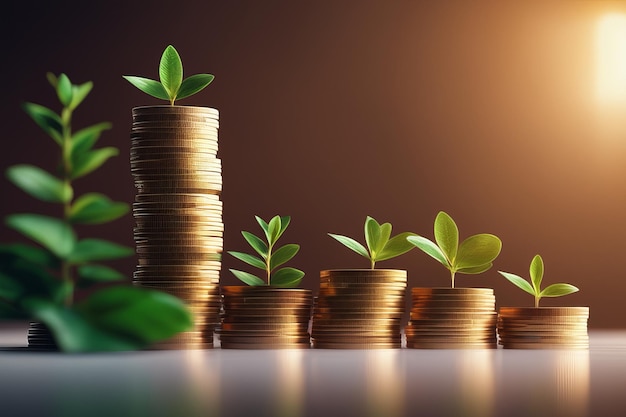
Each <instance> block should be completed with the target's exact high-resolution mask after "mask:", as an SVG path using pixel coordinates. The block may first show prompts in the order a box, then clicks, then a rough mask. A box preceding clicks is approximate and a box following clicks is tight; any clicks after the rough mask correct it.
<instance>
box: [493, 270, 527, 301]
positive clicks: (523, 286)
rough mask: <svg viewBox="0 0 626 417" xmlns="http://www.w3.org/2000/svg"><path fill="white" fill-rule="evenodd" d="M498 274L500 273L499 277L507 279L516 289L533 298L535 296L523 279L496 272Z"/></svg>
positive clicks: (507, 273)
mask: <svg viewBox="0 0 626 417" xmlns="http://www.w3.org/2000/svg"><path fill="white" fill-rule="evenodd" d="M498 272H499V273H500V275H502V276H503V277H504V278H506V279H508V280H509V281H510V282H511V283H513V284H514V285H515V286H517V287H518V288H521V289H522V290H524V291H526V292H527V293H528V294H530V295H533V296H534V295H535V290H534V289H533V287H532V286H531V285H530V284H529V283H528V281H526V280H525V279H524V278H522V277H520V276H518V275H515V274H511V273H509V272H503V271H498Z"/></svg>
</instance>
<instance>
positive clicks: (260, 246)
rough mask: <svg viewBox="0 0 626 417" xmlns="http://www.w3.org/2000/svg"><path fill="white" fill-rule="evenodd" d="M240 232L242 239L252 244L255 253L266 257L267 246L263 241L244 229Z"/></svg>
mask: <svg viewBox="0 0 626 417" xmlns="http://www.w3.org/2000/svg"><path fill="white" fill-rule="evenodd" d="M241 234H242V235H243V237H244V239H246V242H248V244H249V245H250V246H252V249H254V250H255V251H256V253H258V254H259V255H261V258H263V259H267V252H268V250H269V249H268V248H267V245H266V244H265V242H263V241H262V240H261V239H260V238H258V237H256V236H255V235H253V234H252V233H250V232H246V231H245V230H244V231H242V232H241Z"/></svg>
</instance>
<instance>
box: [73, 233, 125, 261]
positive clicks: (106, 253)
mask: <svg viewBox="0 0 626 417" xmlns="http://www.w3.org/2000/svg"><path fill="white" fill-rule="evenodd" d="M133 253H134V250H133V249H131V248H129V247H127V246H122V245H119V244H117V243H114V242H109V241H108V240H102V239H83V240H80V241H78V243H76V246H75V247H74V250H73V251H72V253H71V254H70V255H69V257H68V260H69V261H70V262H71V263H73V264H80V263H85V262H93V261H103V260H107V259H118V258H125V257H127V256H131V255H132V254H133Z"/></svg>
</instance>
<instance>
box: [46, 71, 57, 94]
mask: <svg viewBox="0 0 626 417" xmlns="http://www.w3.org/2000/svg"><path fill="white" fill-rule="evenodd" d="M46 79H47V80H48V82H49V83H50V85H51V86H52V88H54V91H56V89H57V83H58V82H59V81H58V78H57V76H56V75H54V73H52V72H46Z"/></svg>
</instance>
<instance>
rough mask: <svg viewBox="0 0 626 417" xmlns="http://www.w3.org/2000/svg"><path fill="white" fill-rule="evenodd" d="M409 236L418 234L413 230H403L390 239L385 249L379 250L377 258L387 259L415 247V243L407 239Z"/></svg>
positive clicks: (380, 259) (378, 259) (379, 259)
mask: <svg viewBox="0 0 626 417" xmlns="http://www.w3.org/2000/svg"><path fill="white" fill-rule="evenodd" d="M385 224H387V223H385ZM383 226H384V225H383ZM409 236H417V235H416V234H415V233H411V232H403V233H400V234H397V235H395V236H394V237H392V238H391V239H389V241H388V242H387V244H386V245H385V247H384V248H383V250H382V251H380V252H379V254H378V256H376V260H377V261H385V260H387V259H391V258H395V257H396V256H400V255H402V254H405V253H407V252H408V251H410V250H411V249H413V248H414V247H415V245H413V244H412V243H411V242H409V241H408V240H407V238H408V237H409Z"/></svg>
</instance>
